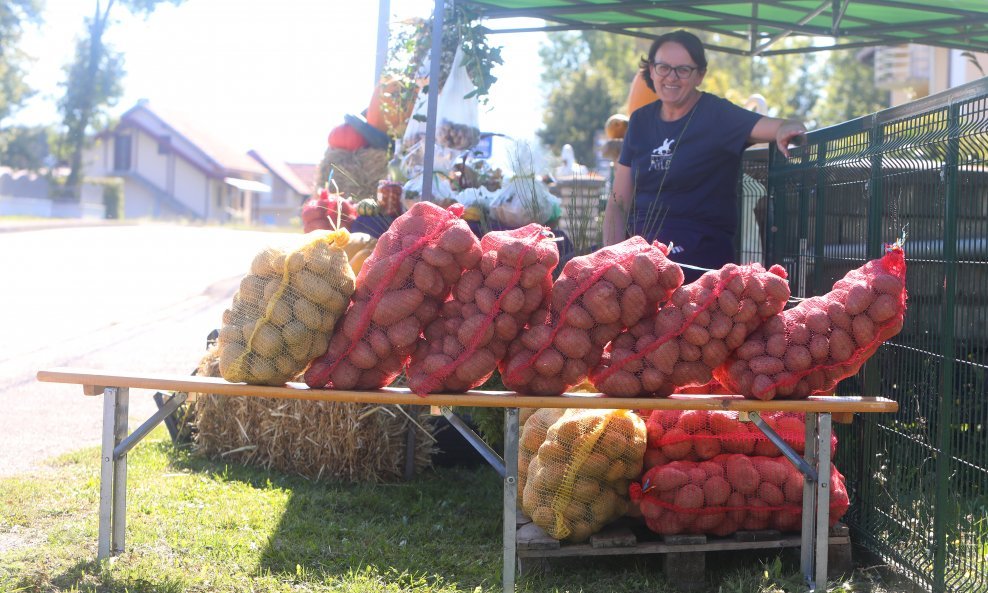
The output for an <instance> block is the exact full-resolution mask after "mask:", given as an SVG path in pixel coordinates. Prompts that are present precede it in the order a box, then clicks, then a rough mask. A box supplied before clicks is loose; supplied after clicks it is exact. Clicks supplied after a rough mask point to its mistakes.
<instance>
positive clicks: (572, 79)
mask: <svg viewBox="0 0 988 593" xmlns="http://www.w3.org/2000/svg"><path fill="white" fill-rule="evenodd" d="M617 106H618V101H615V100H614V98H612V97H611V96H610V94H609V91H608V81H607V78H606V77H604V76H602V75H601V74H600V73H599V72H597V71H595V70H592V69H590V68H589V67H585V68H582V69H580V70H579V71H577V72H576V73H574V74H570V75H569V76H568V77H567V78H566V79H564V80H562V81H560V84H559V85H558V86H557V87H556V89H555V90H553V91H552V93H551V94H550V95H549V100H548V104H547V109H546V112H545V115H544V116H543V120H542V121H543V123H544V124H545V128H544V129H542V130H539V131H538V136H539V139H540V140H542V142H544V143H545V144H547V145H549V146H551V147H552V148H553V149H554V150H555V151H557V152H558V151H559V149H560V148H561V147H562V146H563V145H564V144H570V145H572V146H573V153H574V155H575V156H576V160H577V161H578V162H581V163H595V162H596V160H597V158H596V156H595V155H594V136H595V134H596V133H597V131H599V130H602V129H603V128H604V122H606V121H607V118H608V117H610V116H611V114H613V113H614V112H615V110H616V108H617Z"/></svg>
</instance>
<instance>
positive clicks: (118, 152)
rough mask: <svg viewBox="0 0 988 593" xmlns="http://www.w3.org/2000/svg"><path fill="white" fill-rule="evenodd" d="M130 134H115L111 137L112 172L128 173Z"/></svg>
mask: <svg viewBox="0 0 988 593" xmlns="http://www.w3.org/2000/svg"><path fill="white" fill-rule="evenodd" d="M130 144H131V135H130V134H117V135H116V136H114V137H113V170H114V171H130Z"/></svg>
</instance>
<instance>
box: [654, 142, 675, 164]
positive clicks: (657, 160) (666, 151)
mask: <svg viewBox="0 0 988 593" xmlns="http://www.w3.org/2000/svg"><path fill="white" fill-rule="evenodd" d="M673 142H675V140H673V139H672V138H666V139H665V140H663V141H662V146H659V147H657V148H655V149H654V150H652V159H651V161H650V162H649V164H648V170H649V171H665V170H667V169H668V168H669V163H670V162H672V144H673Z"/></svg>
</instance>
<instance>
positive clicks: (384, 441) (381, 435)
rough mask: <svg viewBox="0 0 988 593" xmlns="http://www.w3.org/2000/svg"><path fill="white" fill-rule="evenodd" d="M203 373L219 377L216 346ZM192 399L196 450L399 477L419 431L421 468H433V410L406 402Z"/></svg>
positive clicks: (286, 467) (292, 467) (295, 467)
mask: <svg viewBox="0 0 988 593" xmlns="http://www.w3.org/2000/svg"><path fill="white" fill-rule="evenodd" d="M209 373H211V374H209ZM199 374H202V375H205V376H219V369H218V367H217V365H216V363H215V352H214V351H213V350H211V351H210V352H208V353H207V354H206V357H205V358H204V359H203V362H202V363H201V364H200V371H199ZM190 399H191V400H193V401H194V404H193V405H192V422H193V423H194V424H195V449H194V450H195V451H196V452H197V453H200V454H202V455H205V456H206V457H209V458H211V459H215V460H220V461H225V462H235V463H242V464H244V465H252V466H256V467H261V468H264V469H268V470H277V471H280V472H283V473H288V474H298V475H301V476H304V477H306V478H311V479H314V480H319V479H336V480H345V481H352V482H389V481H395V480H399V479H401V478H403V476H404V471H405V451H406V439H407V434H408V431H409V430H412V431H414V432H415V468H416V471H418V470H420V469H423V468H426V467H428V466H429V464H430V459H431V455H432V451H433V446H434V443H435V439H434V438H433V436H432V434H431V433H430V432H429V430H428V428H427V427H428V426H429V425H428V424H426V423H425V418H426V417H427V415H426V414H421V413H418V412H417V411H416V412H414V413H413V412H409V411H408V409H407V408H402V407H399V406H380V405H375V404H351V403H336V402H316V401H303V400H290V399H276V398H262V397H226V396H216V395H204V394H192V397H191V398H190ZM418 408H419V409H423V408H422V407H418ZM413 418H414V422H413V420H412V419H413Z"/></svg>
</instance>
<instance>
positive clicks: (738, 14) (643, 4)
mask: <svg viewBox="0 0 988 593" xmlns="http://www.w3.org/2000/svg"><path fill="white" fill-rule="evenodd" d="M384 1H385V0H382V6H384V5H385V4H383V2H384ZM455 1H456V2H458V3H460V4H461V5H465V6H469V7H470V8H472V9H474V10H476V11H478V12H479V14H480V17H481V19H482V20H483V21H484V22H485V23H486V25H488V29H489V31H490V32H492V33H509V32H519V33H521V32H536V31H568V30H597V31H608V32H612V33H615V34H619V35H631V36H635V37H642V38H646V39H654V38H655V37H657V36H658V35H659V33H658V32H657V29H659V28H663V29H669V28H686V29H698V30H703V31H711V32H714V33H718V34H720V35H723V36H726V37H732V38H737V39H742V40H745V41H746V42H747V49H737V48H732V47H726V46H718V45H708V48H709V49H711V50H713V51H722V52H727V53H734V54H741V55H748V56H770V55H775V54H783V53H796V52H815V51H827V50H834V49H847V48H856V47H873V46H883V45H901V44H904V43H918V44H923V45H933V46H941V47H948V48H952V49H963V50H968V51H978V52H988V0H761V1H759V0H756V1H754V2H750V1H735V0H630V1H624V0H455ZM443 2H444V0H436V8H435V10H434V12H433V23H432V26H433V35H432V40H433V42H432V48H431V56H432V59H431V67H432V72H431V73H430V79H431V80H439V57H438V56H439V55H440V42H439V41H440V39H441V32H442V18H443V10H442V7H443ZM509 18H510V19H518V18H531V19H539V21H541V23H540V22H539V21H536V20H533V21H532V22H533V25H531V26H529V27H516V28H496V26H495V25H496V23H497V22H498V21H499V20H501V19H509ZM512 24H514V21H513V22H512ZM787 37H810V38H812V39H813V43H812V44H810V45H809V46H808V47H802V48H782V49H773V48H774V47H775V46H776V44H777V43H778V42H779V41H781V40H782V39H785V38H787ZM436 106H437V97H436V94H435V93H432V94H430V96H429V103H428V115H427V121H426V146H425V148H426V151H425V152H426V154H425V165H426V167H425V168H426V170H425V175H424V178H423V187H422V194H423V195H428V194H429V193H431V190H432V163H433V158H434V148H433V142H434V140H435V137H436V136H435V134H436V129H435V118H436Z"/></svg>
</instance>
